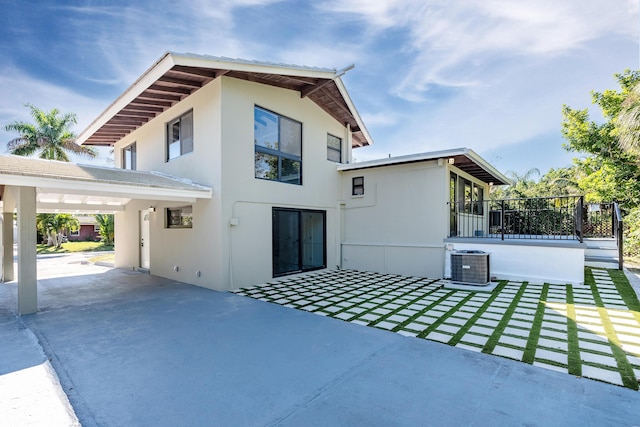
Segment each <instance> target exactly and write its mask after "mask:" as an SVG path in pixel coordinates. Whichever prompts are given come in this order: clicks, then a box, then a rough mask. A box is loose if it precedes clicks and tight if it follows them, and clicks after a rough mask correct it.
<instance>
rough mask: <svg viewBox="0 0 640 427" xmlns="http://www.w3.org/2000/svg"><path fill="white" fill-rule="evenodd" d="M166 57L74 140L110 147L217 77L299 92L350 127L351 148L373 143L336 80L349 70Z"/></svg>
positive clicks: (344, 91) (178, 55)
mask: <svg viewBox="0 0 640 427" xmlns="http://www.w3.org/2000/svg"><path fill="white" fill-rule="evenodd" d="M351 68H352V67H348V68H346V69H344V70H335V69H328V68H314V67H301V66H295V65H285V64H274V63H269V62H258V61H247V60H242V59H231V58H224V57H216V56H208V55H195V54H178V53H173V52H167V53H166V54H164V55H163V56H162V57H161V58H160V59H159V60H158V61H157V62H156V63H155V64H153V65H152V66H151V68H149V69H148V70H147V71H145V73H144V74H142V76H140V77H139V78H138V79H137V80H136V81H135V82H134V83H133V84H132V85H131V86H130V87H129V88H128V89H127V90H126V91H125V92H124V93H123V94H122V95H120V97H118V98H117V99H116V100H115V101H114V102H113V103H112V104H111V105H110V106H109V107H107V109H106V110H105V111H104V112H103V113H102V114H100V116H98V117H97V118H96V119H95V120H94V121H93V122H92V123H91V124H90V125H89V126H88V127H87V128H86V129H85V130H84V131H82V133H81V134H80V135H79V136H78V143H79V144H86V145H113V144H115V143H116V142H117V141H118V140H120V139H121V138H123V137H124V136H126V135H128V134H129V133H131V132H133V131H134V130H136V129H138V128H139V127H140V126H142V125H144V124H145V123H146V122H148V121H149V120H151V119H153V118H154V117H155V116H157V115H159V114H160V113H162V112H163V111H165V110H167V109H168V108H170V107H171V106H173V105H175V104H176V103H178V102H180V101H181V100H183V99H185V98H186V97H188V96H189V95H191V94H192V93H194V92H195V91H197V90H198V89H200V88H201V87H203V86H205V85H206V84H207V83H209V82H211V81H212V80H215V79H217V78H219V77H221V76H228V77H233V78H237V79H242V80H248V81H252V82H258V83H263V84H267V85H271V86H277V87H281V88H285V89H291V90H295V91H299V92H300V97H302V98H304V97H308V98H309V99H310V100H312V101H313V102H315V103H316V104H317V105H318V106H319V107H320V108H322V109H323V110H324V111H326V112H327V113H328V114H329V115H330V116H331V117H333V118H334V119H336V120H337V121H339V122H340V123H343V124H344V125H347V124H348V125H349V126H350V127H351V131H352V132H353V140H352V146H353V147H354V148H355V147H363V146H366V145H371V144H372V143H373V142H372V140H371V137H370V135H369V132H368V131H367V129H366V127H365V126H364V123H363V122H362V119H361V118H360V115H359V113H358V111H357V110H356V108H355V106H354V105H353V102H352V101H351V98H350V97H349V94H348V93H347V90H346V88H345V86H344V84H343V83H342V80H341V79H340V76H341V75H343V74H344V73H345V72H346V71H347V70H349V69H351Z"/></svg>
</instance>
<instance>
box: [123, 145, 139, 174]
mask: <svg viewBox="0 0 640 427" xmlns="http://www.w3.org/2000/svg"><path fill="white" fill-rule="evenodd" d="M122 169H129V170H132V171H134V170H136V143H135V142H134V143H133V144H131V145H129V146H127V147H125V148H123V149H122Z"/></svg>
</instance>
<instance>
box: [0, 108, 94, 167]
mask: <svg viewBox="0 0 640 427" xmlns="http://www.w3.org/2000/svg"><path fill="white" fill-rule="evenodd" d="M25 106H26V107H27V108H29V109H30V110H31V117H33V120H34V121H35V124H31V123H27V122H23V121H15V122H13V123H10V124H8V125H6V126H5V130H6V131H7V132H17V133H18V134H20V136H19V137H17V138H15V139H13V140H11V141H9V143H8V144H7V149H8V151H9V152H10V153H11V154H16V155H18V156H32V155H34V154H36V153H38V156H39V157H40V158H41V159H49V160H61V161H63V162H68V161H69V157H68V155H67V153H74V154H80V155H84V156H88V157H95V156H96V154H97V153H96V151H95V150H94V149H93V148H91V147H86V146H82V145H79V144H77V143H76V141H75V139H76V136H75V135H74V134H73V132H71V130H70V129H69V127H70V126H71V125H74V124H76V115H75V114H73V113H67V114H64V115H62V116H61V115H60V111H58V110H57V109H56V108H54V109H53V110H51V111H50V112H48V113H47V112H44V111H42V110H40V109H39V108H37V107H35V106H33V105H31V104H26V105H25Z"/></svg>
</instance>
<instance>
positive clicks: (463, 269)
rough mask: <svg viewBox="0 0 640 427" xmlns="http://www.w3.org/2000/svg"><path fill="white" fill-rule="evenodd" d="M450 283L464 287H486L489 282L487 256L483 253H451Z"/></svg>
mask: <svg viewBox="0 0 640 427" xmlns="http://www.w3.org/2000/svg"><path fill="white" fill-rule="evenodd" d="M451 281H452V282H455V283H462V284H466V285H486V284H487V283H489V282H490V281H491V274H490V272H489V254H488V253H487V252H483V251H455V252H452V253H451Z"/></svg>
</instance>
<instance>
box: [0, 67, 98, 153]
mask: <svg viewBox="0 0 640 427" xmlns="http://www.w3.org/2000/svg"><path fill="white" fill-rule="evenodd" d="M0 93H5V94H11V96H9V97H0V146H2V147H3V148H2V152H3V151H4V144H5V143H6V142H8V141H9V140H11V139H13V138H15V137H16V136H17V135H14V134H11V133H8V132H6V131H4V125H6V124H8V123H11V122H14V121H16V120H25V121H31V117H30V115H29V110H28V109H27V108H25V107H24V104H27V103H30V104H34V105H35V106H36V107H38V108H41V109H43V110H51V109H52V108H57V109H58V110H60V111H61V112H63V113H75V114H77V116H78V124H77V127H76V129H74V131H75V132H76V133H78V132H80V131H81V130H82V129H84V127H86V126H87V125H88V124H89V123H90V122H91V121H92V120H93V119H94V118H95V117H96V116H97V115H98V114H99V113H100V112H101V111H102V109H103V108H104V101H102V100H97V99H94V98H91V97H89V96H84V95H82V94H79V93H77V92H75V91H73V90H71V89H67V88H64V87H60V86H56V85H53V84H50V83H47V82H44V81H41V80H37V79H33V78H30V77H28V76H26V75H25V74H24V73H23V72H22V71H21V70H18V69H16V68H15V67H12V66H10V65H8V64H5V65H3V66H2V68H0Z"/></svg>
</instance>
